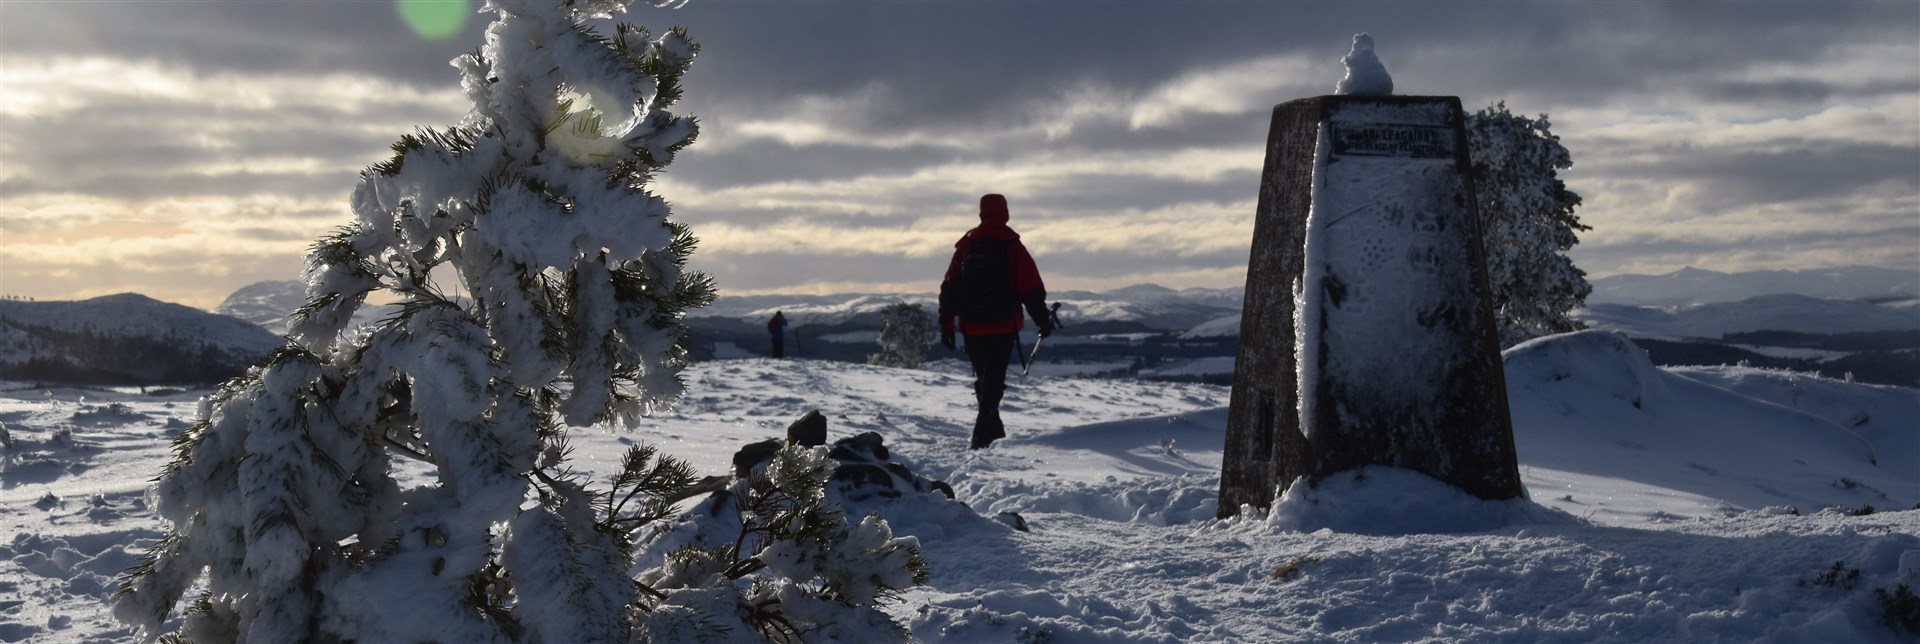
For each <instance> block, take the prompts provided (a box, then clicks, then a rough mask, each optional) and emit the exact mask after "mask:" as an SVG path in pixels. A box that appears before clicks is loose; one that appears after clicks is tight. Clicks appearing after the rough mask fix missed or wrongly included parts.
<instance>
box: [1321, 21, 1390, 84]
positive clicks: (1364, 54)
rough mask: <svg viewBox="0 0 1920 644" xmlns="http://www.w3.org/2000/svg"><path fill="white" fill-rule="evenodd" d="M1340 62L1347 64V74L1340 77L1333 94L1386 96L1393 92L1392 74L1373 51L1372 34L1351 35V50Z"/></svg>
mask: <svg viewBox="0 0 1920 644" xmlns="http://www.w3.org/2000/svg"><path fill="white" fill-rule="evenodd" d="M1340 62H1342V63H1346V65H1347V76H1346V77H1345V78H1342V79H1340V85H1339V86H1337V87H1335V88H1334V90H1333V93H1335V94H1349V95H1353V96H1387V95H1391V94H1393V76H1391V75H1389V74H1387V66H1386V65H1382V64H1380V57H1379V56H1377V55H1375V54H1374V53H1373V36H1370V35H1367V34H1354V35H1353V50H1352V51H1349V52H1347V55H1346V57H1344V58H1341V59H1340Z"/></svg>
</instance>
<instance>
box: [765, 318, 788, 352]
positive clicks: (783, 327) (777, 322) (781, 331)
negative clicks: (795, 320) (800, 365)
mask: <svg viewBox="0 0 1920 644" xmlns="http://www.w3.org/2000/svg"><path fill="white" fill-rule="evenodd" d="M767 334H768V335H771V336H773V357H775V358H785V357H787V316H785V315H782V314H781V313H780V312H779V311H774V312H773V319H770V320H767Z"/></svg>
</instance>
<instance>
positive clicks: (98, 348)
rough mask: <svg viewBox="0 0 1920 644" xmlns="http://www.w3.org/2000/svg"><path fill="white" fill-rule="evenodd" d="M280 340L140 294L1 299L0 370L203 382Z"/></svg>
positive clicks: (116, 380) (20, 374) (35, 375)
mask: <svg viewBox="0 0 1920 644" xmlns="http://www.w3.org/2000/svg"><path fill="white" fill-rule="evenodd" d="M282 343H283V340H282V339H281V338H280V336H278V335H275V334H274V333H272V332H270V331H267V330H266V329H263V328H261V327H260V326H259V325H256V324H251V323H248V322H247V321H245V320H241V319H238V318H233V317H228V316H225V315H216V314H212V313H208V312H206V311H201V310H199V309H194V308H190V307H186V306H181V305H179V304H171V303H167V302H161V301H159V300H155V299H153V298H150V297H147V296H145V295H139V294H135V293H122V294H119V295H108V296H104V297H96V298H93V299H90V300H81V301H69V302H18V301H0V377H6V378H14V379H25V380H55V381H62V382H79V383H90V384H204V383H211V382H217V381H219V380H222V379H225V378H227V377H230V376H232V375H235V374H237V373H239V372H240V371H242V370H244V369H245V368H246V366H247V365H249V364H252V363H253V362H254V361H256V360H258V359H260V358H261V357H262V356H265V355H266V354H267V353H268V352H269V351H272V350H273V349H274V348H275V347H278V346H280V345H281V344H282Z"/></svg>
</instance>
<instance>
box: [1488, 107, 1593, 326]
mask: <svg viewBox="0 0 1920 644" xmlns="http://www.w3.org/2000/svg"><path fill="white" fill-rule="evenodd" d="M1467 142H1468V148H1469V150H1470V155H1471V157H1472V160H1473V171H1474V181H1475V188H1476V190H1477V192H1478V193H1479V199H1480V203H1479V206H1480V229H1481V233H1482V234H1483V235H1484V236H1485V239H1484V242H1485V245H1486V260H1487V282H1488V284H1489V286H1491V287H1492V294H1493V306H1494V316H1495V318H1496V319H1497V321H1498V324H1499V329H1500V346H1501V348H1506V347H1511V346H1513V345H1516V344H1519V343H1521V342H1524V341H1526V340H1528V339H1531V338H1536V337H1540V336H1543V335H1548V334H1552V333H1564V332H1567V331H1574V330H1577V329H1580V328H1583V325H1582V324H1580V323H1579V322H1578V321H1576V320H1574V319H1572V318H1571V317H1569V316H1568V314H1569V313H1571V312H1572V311H1573V309H1575V308H1579V307H1580V306H1581V305H1583V304H1585V303H1586V300H1587V294H1589V293H1591V292H1593V287H1592V286H1590V285H1588V284H1587V274H1586V272H1585V271H1582V270H1580V268H1579V267H1577V266H1574V265H1573V260H1572V259H1570V258H1568V257H1567V251H1568V250H1569V249H1571V248H1573V245H1574V244H1578V243H1580V238H1579V236H1578V235H1577V233H1578V232H1579V231H1586V230H1592V227H1591V226H1587V225H1584V224H1581V223H1580V218H1579V217H1578V216H1576V215H1575V214H1574V213H1573V209H1574V208H1575V207H1577V206H1579V205H1580V195H1578V194H1574V192H1573V191H1571V190H1568V189H1567V184H1566V182H1564V181H1561V180H1560V177H1559V171H1561V170H1565V169H1568V168H1571V167H1573V156H1572V154H1570V153H1569V152H1568V151H1567V148H1566V146H1564V145H1561V144H1560V137H1558V136H1555V135H1554V134H1553V132H1552V131H1551V130H1550V129H1549V124H1548V122H1547V117H1546V115H1544V114H1542V115H1541V116H1540V117H1539V118H1537V119H1535V118H1528V117H1526V116H1521V115H1516V114H1514V113H1513V112H1510V111H1508V110H1507V105H1506V103H1498V104H1495V105H1492V106H1489V107H1487V108H1485V109H1482V110H1480V111H1478V112H1475V113H1473V114H1471V115H1469V116H1468V117H1467Z"/></svg>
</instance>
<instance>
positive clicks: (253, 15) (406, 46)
mask: <svg viewBox="0 0 1920 644" xmlns="http://www.w3.org/2000/svg"><path fill="white" fill-rule="evenodd" d="M0 4H6V5H12V6H8V7H4V8H0V15H4V17H5V19H4V20H0V40H4V41H5V42H6V48H7V50H8V52H9V53H11V54H14V55H20V54H57V55H65V56H86V55H100V56H109V57H117V58H127V59H133V60H157V61H162V62H168V63H179V64H185V65H188V66H191V67H193V68H195V69H200V70H207V71H239V72H254V73H274V74H297V73H315V72H363V73H367V74H371V75H376V76H381V77H384V78H388V79H392V80H396V81H402V82H406V83H409V84H416V85H423V86H438V85H443V84H446V83H448V82H450V80H451V79H453V78H454V75H453V72H452V70H451V68H450V67H448V66H447V61H449V60H452V59H453V58H454V57H455V56H458V55H460V54H462V53H465V52H467V51H471V50H473V49H474V48H476V47H478V46H479V43H480V42H481V39H482V38H481V30H482V29H483V28H484V27H485V24H486V23H485V21H484V20H482V19H481V18H482V17H481V16H478V15H476V16H474V17H473V18H472V19H471V20H469V21H468V23H467V25H466V27H465V30H464V31H463V32H462V33H461V34H459V35H458V36H455V37H452V38H448V39H446V40H437V41H430V40H425V39H422V38H420V37H419V36H417V35H415V34H414V33H413V32H412V31H411V30H409V29H408V28H407V26H406V25H405V23H403V22H402V21H401V20H400V18H399V13H398V11H397V10H396V9H395V8H394V4H393V3H391V2H220V1H193V0H188V1H181V2H113V1H106V2H18V3H11V2H10V3H0ZM474 4H475V5H476V6H477V4H478V3H474Z"/></svg>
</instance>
